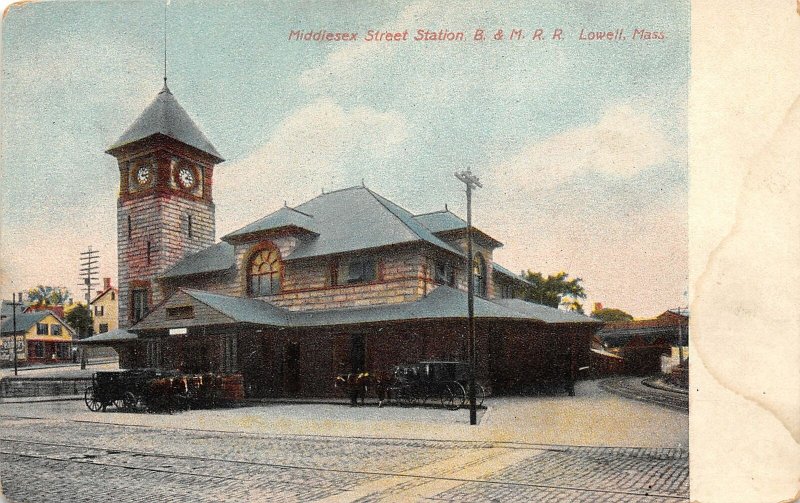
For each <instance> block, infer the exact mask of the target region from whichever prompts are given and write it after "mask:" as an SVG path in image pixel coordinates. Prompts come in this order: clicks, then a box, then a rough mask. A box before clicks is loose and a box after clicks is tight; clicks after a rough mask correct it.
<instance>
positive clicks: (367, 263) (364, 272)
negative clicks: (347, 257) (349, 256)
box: [347, 258, 377, 284]
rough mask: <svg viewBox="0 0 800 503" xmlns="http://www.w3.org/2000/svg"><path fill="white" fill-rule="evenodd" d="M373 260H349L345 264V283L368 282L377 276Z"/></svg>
mask: <svg viewBox="0 0 800 503" xmlns="http://www.w3.org/2000/svg"><path fill="white" fill-rule="evenodd" d="M376 269H377V268H376V267H375V260H374V259H371V258H359V259H355V260H351V261H350V263H349V264H348V265H347V283H348V284H353V283H369V282H370V281H375V278H376V277H377V273H376Z"/></svg>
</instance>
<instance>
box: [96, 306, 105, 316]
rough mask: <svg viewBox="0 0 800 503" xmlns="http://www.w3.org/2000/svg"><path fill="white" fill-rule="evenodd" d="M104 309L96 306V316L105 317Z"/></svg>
mask: <svg viewBox="0 0 800 503" xmlns="http://www.w3.org/2000/svg"><path fill="white" fill-rule="evenodd" d="M103 307H104V306H94V315H95V316H103Z"/></svg>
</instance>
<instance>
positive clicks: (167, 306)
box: [131, 290, 235, 330]
mask: <svg viewBox="0 0 800 503" xmlns="http://www.w3.org/2000/svg"><path fill="white" fill-rule="evenodd" d="M230 323H235V320H234V319H232V318H230V317H228V316H226V315H225V314H223V313H221V312H220V311H218V310H216V309H214V308H212V307H210V306H209V305H207V304H205V303H203V302H200V301H199V300H197V299H196V298H194V297H192V296H191V295H189V294H187V293H186V292H185V291H183V290H179V291H178V292H176V293H175V295H173V296H172V297H170V298H168V299H167V300H165V301H164V302H162V303H161V304H159V305H158V306H156V307H155V309H153V310H152V311H150V313H148V314H147V316H145V317H144V318H143V319H141V320H139V322H138V323H136V324H135V325H133V326H132V327H131V329H133V330H152V329H168V328H183V327H199V326H204V325H226V324H230Z"/></svg>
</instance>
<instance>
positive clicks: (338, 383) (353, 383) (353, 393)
mask: <svg viewBox="0 0 800 503" xmlns="http://www.w3.org/2000/svg"><path fill="white" fill-rule="evenodd" d="M371 383H372V376H371V375H370V373H369V372H351V373H349V374H338V375H337V376H336V379H335V380H334V387H335V388H336V389H345V390H346V391H347V395H348V396H349V397H350V406H351V407H356V406H358V399H359V397H360V398H361V405H364V399H365V397H366V396H367V391H368V390H369V388H370V386H371Z"/></svg>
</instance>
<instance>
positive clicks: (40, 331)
mask: <svg viewBox="0 0 800 503" xmlns="http://www.w3.org/2000/svg"><path fill="white" fill-rule="evenodd" d="M36 335H47V323H37V324H36Z"/></svg>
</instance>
